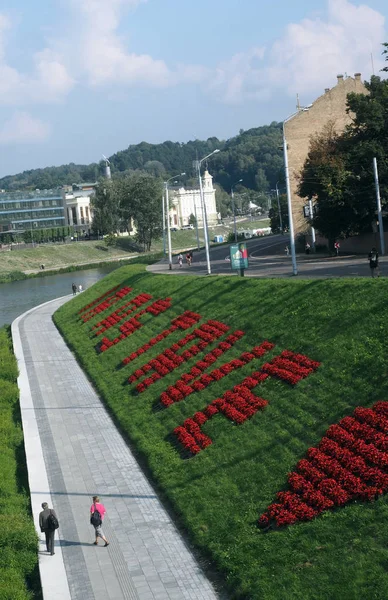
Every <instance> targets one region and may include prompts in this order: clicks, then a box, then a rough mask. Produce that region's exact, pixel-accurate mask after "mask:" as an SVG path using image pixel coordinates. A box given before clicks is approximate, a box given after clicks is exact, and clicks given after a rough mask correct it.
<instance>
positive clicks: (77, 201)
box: [62, 183, 97, 233]
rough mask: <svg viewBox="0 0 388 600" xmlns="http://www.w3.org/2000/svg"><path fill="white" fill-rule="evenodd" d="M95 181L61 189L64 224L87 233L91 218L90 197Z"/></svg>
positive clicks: (94, 187) (93, 190)
mask: <svg viewBox="0 0 388 600" xmlns="http://www.w3.org/2000/svg"><path fill="white" fill-rule="evenodd" d="M96 185H97V183H78V184H73V185H72V186H67V187H65V188H64V189H63V192H62V193H63V199H64V205H65V218H66V225H69V226H70V227H73V228H74V229H75V230H77V231H80V232H82V233H88V232H89V230H90V227H91V224H92V220H93V211H92V207H91V204H90V198H91V196H92V195H93V194H94V192H95V189H96Z"/></svg>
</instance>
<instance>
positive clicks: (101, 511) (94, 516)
mask: <svg viewBox="0 0 388 600" xmlns="http://www.w3.org/2000/svg"><path fill="white" fill-rule="evenodd" d="M105 513H106V510H105V506H104V505H103V504H101V502H100V498H99V497H98V496H93V504H92V506H91V507H90V523H91V524H92V525H93V527H94V530H95V532H96V541H95V542H94V545H95V546H98V538H101V539H102V540H103V541H104V542H105V544H104V547H105V548H106V546H109V542H108V540H107V539H106V537H105V536H104V534H103V533H102V529H101V525H102V521H103V519H104V516H105Z"/></svg>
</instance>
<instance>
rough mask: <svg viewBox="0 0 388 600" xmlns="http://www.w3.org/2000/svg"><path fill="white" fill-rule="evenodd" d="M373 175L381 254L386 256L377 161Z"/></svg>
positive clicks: (374, 163)
mask: <svg viewBox="0 0 388 600" xmlns="http://www.w3.org/2000/svg"><path fill="white" fill-rule="evenodd" d="M373 173H374V178H375V188H376V202H377V216H378V219H379V232H380V251H381V254H383V255H384V254H385V243H384V225H383V215H382V212H381V198H380V185H379V172H378V170H377V159H376V158H374V159H373Z"/></svg>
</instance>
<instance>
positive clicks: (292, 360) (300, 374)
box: [261, 350, 320, 385]
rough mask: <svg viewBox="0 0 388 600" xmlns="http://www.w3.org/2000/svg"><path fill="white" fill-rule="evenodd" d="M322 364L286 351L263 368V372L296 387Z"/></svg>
mask: <svg viewBox="0 0 388 600" xmlns="http://www.w3.org/2000/svg"><path fill="white" fill-rule="evenodd" d="M319 365H320V363H319V362H317V361H314V360H311V359H310V358H308V357H307V356H304V355H303V354H294V353H293V352H291V351H290V350H284V351H283V352H282V353H281V355H280V356H277V357H276V358H274V359H273V360H272V361H271V362H270V363H266V364H265V365H263V366H262V368H261V370H262V371H263V372H264V373H267V374H268V375H272V376H273V377H277V378H278V379H282V380H283V381H286V382H287V383H290V384H291V385H296V384H297V383H298V382H299V381H300V380H301V379H304V378H305V377H308V375H310V374H311V373H313V372H314V371H316V370H317V369H318V367H319Z"/></svg>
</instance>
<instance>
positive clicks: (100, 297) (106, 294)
mask: <svg viewBox="0 0 388 600" xmlns="http://www.w3.org/2000/svg"><path fill="white" fill-rule="evenodd" d="M118 287H119V286H118V285H115V287H113V288H111V289H110V290H108V291H107V292H105V293H104V294H102V296H99V297H98V298H96V299H95V300H93V302H90V303H89V304H86V305H85V306H84V307H83V308H80V309H79V311H78V314H79V315H80V314H81V313H82V312H85V310H88V309H89V308H92V306H95V305H96V304H99V303H100V302H101V301H102V300H103V299H104V298H106V297H107V296H109V295H110V294H113V292H115V291H116V290H117V289H118Z"/></svg>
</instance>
